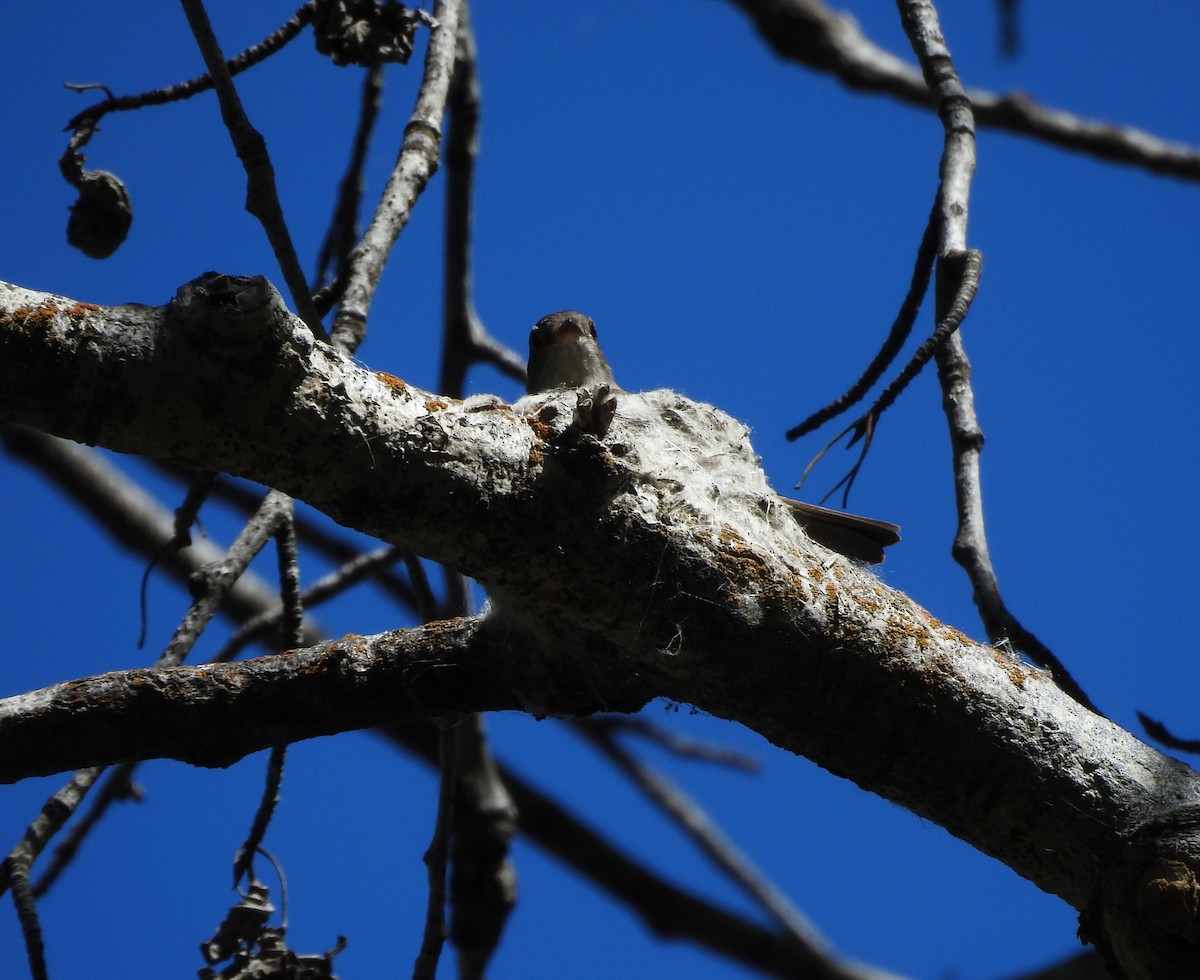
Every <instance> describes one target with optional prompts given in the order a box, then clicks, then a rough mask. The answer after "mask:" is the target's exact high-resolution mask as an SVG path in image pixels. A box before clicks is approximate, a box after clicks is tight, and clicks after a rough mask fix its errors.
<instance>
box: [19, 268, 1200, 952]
mask: <svg viewBox="0 0 1200 980" xmlns="http://www.w3.org/2000/svg"><path fill="white" fill-rule="evenodd" d="M576 401H577V393H575V392H572V391H566V390H563V391H558V392H555V393H551V394H549V395H542V396H530V397H527V398H525V399H522V400H521V401H520V402H518V403H517V404H516V405H514V406H505V405H502V404H500V403H498V402H497V401H495V400H494V399H493V400H486V399H477V400H475V401H474V402H470V401H469V402H465V403H464V402H455V401H451V400H447V399H443V398H439V397H438V396H435V395H431V394H428V393H426V392H421V391H419V390H417V389H415V388H411V387H409V386H407V385H405V384H403V382H400V381H399V380H398V379H395V378H391V377H390V376H387V375H375V374H372V373H371V372H368V371H366V370H364V369H362V368H360V367H358V366H357V365H356V364H355V363H354V362H353V361H352V360H351V359H349V358H348V357H347V356H345V355H343V354H341V353H339V352H337V351H335V350H334V349H332V348H330V347H328V346H326V345H324V344H321V343H319V342H317V341H316V340H314V338H313V337H312V335H311V333H309V331H308V330H307V329H306V328H305V327H304V326H303V324H302V323H301V322H300V321H299V320H297V319H296V318H295V317H293V316H291V315H290V314H289V313H288V312H287V311H286V309H284V308H283V306H282V303H281V301H280V300H279V297H278V294H277V293H275V292H274V290H272V289H270V288H269V286H267V285H266V284H265V283H264V282H262V281H261V280H231V279H227V278H224V277H220V276H212V277H207V278H205V279H204V280H201V281H199V282H198V283H193V284H190V285H189V286H187V287H184V288H183V289H182V290H180V294H179V297H178V298H177V300H176V302H175V303H174V304H172V305H171V306H170V307H168V308H162V309H152V308H146V307H115V308H102V307H92V306H88V305H86V304H81V303H78V302H75V301H73V300H68V299H63V298H61V297H53V296H48V295H46V294H37V293H33V292H30V291H28V290H23V289H20V288H17V287H12V286H3V287H0V417H2V418H5V419H8V420H11V421H16V422H20V423H22V424H27V425H32V426H35V427H38V428H41V429H43V430H47V431H52V432H55V433H56V434H60V435H64V436H67V437H70V438H75V439H82V440H85V441H92V442H100V443H103V444H105V445H108V446H109V447H111V448H114V449H118V450H121V451H125V452H140V453H148V454H154V455H158V456H162V457H167V458H171V459H176V460H180V461H183V462H187V463H191V464H193V465H201V466H205V467H208V468H218V469H224V470H228V471H232V472H235V473H239V474H243V475H246V476H248V477H251V478H253V479H256V480H258V481H260V482H263V483H266V484H268V485H270V486H273V487H276V488H278V489H281V490H283V491H285V492H287V493H289V494H291V495H292V496H295V497H297V498H299V499H302V500H306V501H307V502H309V503H311V504H312V505H314V506H316V507H318V508H320V509H322V510H324V511H325V512H327V513H329V514H330V515H331V516H334V517H335V518H336V519H337V520H339V521H341V522H343V523H345V524H347V525H350V526H353V527H357V528H358V529H360V530H363V531H366V532H367V533H370V534H374V535H376V536H378V537H381V538H383V539H384V540H387V541H391V542H393V543H397V544H403V545H406V546H408V547H411V548H413V549H414V550H416V551H418V552H419V553H421V554H424V555H426V556H428V557H431V558H433V559H436V560H439V561H444V562H447V563H449V564H452V565H454V566H455V567H458V568H460V569H461V570H463V571H465V572H468V573H470V574H473V575H475V576H476V577H477V578H479V579H480V580H481V581H483V582H484V583H485V584H486V585H487V586H488V587H489V590H490V591H491V592H492V595H493V596H494V597H498V603H497V605H498V609H499V611H498V612H497V613H496V614H495V615H496V619H497V626H499V625H502V624H507V628H508V630H510V631H511V630H513V629H517V630H523V631H524V634H523V635H524V639H522V640H521V641H511V642H509V641H506V642H505V643H503V644H501V645H498V641H497V639H496V638H497V637H498V636H502V635H504V636H507V635H510V634H509V633H506V632H502V631H500V630H499V629H497V630H495V631H493V629H492V628H491V625H490V620H488V621H485V622H484V623H479V622H477V621H461V622H458V623H450V624H443V625H440V626H432V627H425V628H423V629H422V630H416V631H411V632H408V633H402V634H388V635H386V636H384V637H379V638H375V639H371V640H367V639H363V638H352V639H347V640H344V641H341V642H340V643H338V644H335V645H330V646H326V647H321V648H315V649H314V650H310V651H305V652H297V653H291V654H288V655H283V656H280V657H276V658H270V659H268V660H263V661H256V662H254V663H253V664H239V665H232V666H222V667H220V668H214V667H206V668H187V669H181V670H177V671H168V672H153V671H141V672H128V673H125V674H116V675H108V676H107V678H100V679H92V680H88V681H85V682H78V683H76V684H74V685H60V686H57V687H55V688H52V689H49V690H48V691H46V692H43V693H42V694H40V695H36V696H29V700H28V702H27V703H13V704H9V705H8V706H7V707H8V712H7V713H6V714H5V715H4V716H3V720H0V739H3V740H5V742H6V744H5V745H4V748H3V751H0V758H3V759H6V760H13V761H10V762H8V763H7V765H8V767H9V769H8V776H9V778H14V777H16V776H18V775H20V774H21V773H22V772H24V771H32V770H31V769H23V768H22V763H21V760H22V758H26V759H27V758H29V757H30V754H31V753H34V752H35V751H38V750H39V742H40V741H44V738H41V736H42V735H45V733H46V732H47V731H49V728H47V726H51V727H53V726H56V725H62V726H65V727H66V728H67V729H68V730H70V731H71V732H72V735H71V738H70V744H71V751H70V752H67V751H65V750H64V752H63V754H62V755H61V756H60V757H59V758H58V759H57V760H55V761H50V760H48V759H46V758H43V760H42V762H41V763H40V764H39V766H38V767H37V768H38V770H39V771H44V769H45V768H46V767H47V766H49V767H51V768H53V767H57V766H64V767H66V766H78V765H81V764H84V763H85V762H86V761H88V760H95V759H98V757H99V756H101V755H103V757H104V761H117V760H118V759H122V758H131V757H144V756H147V755H150V754H163V755H168V756H174V757H184V758H188V759H192V760H195V761H205V762H206V763H208V764H222V763H226V762H229V761H231V760H232V759H233V758H236V757H237V756H238V755H240V754H242V753H244V752H246V751H250V750H251V749H252V748H253V747H256V746H257V745H273V744H277V743H280V742H284V741H290V740H292V739H294V738H298V737H306V736H310V735H316V734H321V733H323V732H331V731H337V730H340V729H341V728H342V727H346V726H351V727H361V726H366V725H373V724H378V723H380V722H383V721H388V720H397V719H400V718H405V717H414V716H417V715H421V716H424V715H430V714H445V713H448V712H452V711H461V710H493V709H503V708H515V709H519V710H524V711H528V712H531V713H534V714H541V713H550V712H554V713H577V712H587V711H593V710H596V709H598V708H601V707H608V708H614V709H618V710H621V709H631V708H633V707H636V706H637V705H639V704H641V703H643V702H644V701H645V700H646V699H648V698H650V697H655V696H663V697H668V698H671V699H673V700H676V701H681V702H687V703H692V704H695V705H697V706H699V707H701V708H702V709H703V710H706V711H708V712H710V713H712V714H714V715H717V716H720V717H724V718H729V719H732V720H736V721H739V722H741V723H743V724H745V725H747V726H749V727H751V728H753V729H754V730H756V731H758V732H760V733H762V734H763V735H764V736H766V737H767V738H769V739H770V740H771V741H773V742H775V743H776V744H777V745H780V746H782V747H784V748H787V749H789V750H791V751H793V752H797V753H800V754H803V755H805V756H807V757H809V758H811V759H813V760H814V761H816V762H818V763H819V764H821V765H822V766H824V767H825V768H827V769H829V770H831V771H833V772H835V773H838V774H840V775H843V776H846V777H847V778H850V779H852V780H854V781H855V782H856V783H857V784H859V785H860V786H862V787H864V788H867V789H871V790H873V791H874V792H877V793H879V794H881V795H883V796H885V797H887V798H889V799H891V800H894V801H896V802H897V803H900V804H901V805H903V806H905V807H907V808H909V809H910V810H912V811H913V812H915V813H917V814H920V815H921V816H923V817H926V818H928V819H931V820H933V821H935V822H937V823H939V824H940V825H942V826H943V827H945V828H947V829H948V830H950V831H951V832H952V833H954V834H956V835H958V836H960V837H962V838H963V839H964V840H967V841H968V842H970V843H971V844H972V845H973V846H975V847H976V848H978V849H980V850H982V851H984V852H985V853H988V854H991V855H994V856H996V857H998V858H1000V859H1001V860H1003V861H1004V862H1005V863H1007V864H1008V865H1009V866H1010V867H1012V868H1014V869H1015V870H1016V871H1018V873H1020V874H1022V875H1024V876H1025V877H1028V878H1030V879H1031V880H1033V881H1035V882H1036V883H1037V884H1038V885H1039V886H1041V887H1042V888H1044V889H1046V890H1048V891H1051V892H1053V893H1055V894H1058V895H1060V896H1062V897H1063V898H1064V899H1066V900H1067V901H1068V902H1070V903H1071V904H1072V905H1074V906H1075V907H1077V908H1087V907H1089V906H1092V903H1094V902H1097V900H1098V897H1099V899H1100V901H1099V904H1098V905H1097V906H1094V907H1093V917H1092V918H1090V919H1089V927H1090V928H1091V929H1092V930H1093V933H1094V934H1095V933H1099V934H1101V935H1104V934H1108V935H1111V934H1112V933H1113V932H1114V931H1115V927H1114V925H1113V923H1114V922H1118V923H1119V922H1122V921H1124V922H1129V921H1134V919H1133V918H1132V917H1135V912H1134V911H1133V910H1134V909H1135V908H1136V905H1137V901H1139V899H1138V897H1137V896H1138V895H1139V894H1140V891H1141V890H1144V889H1154V888H1156V887H1157V885H1155V883H1156V882H1162V881H1167V880H1168V879H1167V878H1165V877H1164V876H1165V875H1167V874H1169V873H1170V868H1173V867H1175V865H1171V864H1168V865H1165V866H1164V868H1165V869H1166V870H1162V871H1161V873H1160V872H1155V877H1153V878H1150V879H1145V878H1144V875H1143V872H1144V871H1146V872H1148V871H1150V870H1153V869H1154V868H1157V867H1158V866H1157V865H1156V864H1154V863H1153V861H1151V860H1149V859H1147V860H1146V861H1145V863H1144V864H1142V865H1141V866H1140V867H1139V866H1138V864H1137V862H1136V860H1135V856H1137V855H1142V856H1145V855H1146V854H1147V853H1148V851H1147V848H1148V847H1159V850H1158V851H1154V852H1153V856H1154V860H1158V858H1160V857H1162V856H1164V855H1168V856H1171V857H1172V860H1174V859H1175V858H1176V857H1178V858H1180V859H1181V861H1182V862H1187V861H1192V860H1193V859H1196V860H1197V866H1200V843H1198V841H1197V837H1198V836H1200V834H1197V833H1196V832H1195V831H1194V827H1193V823H1194V821H1193V819H1192V816H1191V814H1192V812H1193V809H1192V808H1194V807H1200V783H1198V781H1197V779H1196V775H1195V774H1194V773H1193V772H1192V771H1191V770H1190V769H1188V768H1187V767H1186V766H1183V765H1182V764H1180V763H1178V762H1175V761H1173V760H1171V759H1168V758H1166V757H1165V756H1163V755H1161V754H1160V753H1158V752H1156V751H1154V750H1153V749H1151V748H1149V747H1148V746H1146V745H1144V744H1143V743H1141V742H1139V741H1137V740H1136V739H1135V738H1133V737H1132V736H1131V735H1129V734H1128V733H1126V732H1124V731H1122V730H1121V729H1119V728H1117V727H1116V726H1115V725H1112V724H1111V723H1109V722H1107V721H1106V720H1104V719H1102V718H1099V717H1097V716H1096V715H1094V714H1093V713H1091V712H1089V711H1087V710H1086V709H1084V708H1083V707H1081V706H1080V705H1078V704H1076V703H1075V702H1073V701H1072V700H1071V699H1070V698H1068V697H1067V696H1066V695H1064V694H1063V692H1062V691H1060V690H1059V689H1058V688H1057V687H1055V686H1054V685H1053V683H1051V682H1050V681H1049V679H1048V678H1046V676H1045V675H1043V674H1041V673H1039V672H1037V671H1034V670H1031V669H1029V668H1027V667H1025V666H1023V665H1021V664H1020V663H1017V662H1015V661H1013V660H1011V659H1009V658H1008V657H1007V656H1006V655H1005V654H1004V653H1002V652H1000V651H997V650H995V649H992V648H989V647H983V646H979V645H978V644H975V643H973V642H971V641H970V640H968V639H967V638H966V637H964V636H962V635H961V634H960V633H958V632H957V631H955V630H953V629H951V628H950V627H948V626H945V625H944V624H942V623H939V622H938V621H937V620H936V619H934V618H933V617H932V616H930V615H929V614H928V613H927V612H925V611H924V610H922V609H921V608H920V607H918V606H917V605H916V604H915V603H913V602H911V600H909V599H908V598H907V597H905V596H904V595H902V594H900V593H898V592H896V591H894V590H891V589H888V588H887V587H885V586H884V585H883V584H882V583H880V582H879V581H878V580H877V579H875V578H874V577H873V576H871V575H870V574H869V573H867V572H866V571H865V570H863V569H861V568H859V567H856V566H854V565H853V564H851V563H850V562H848V561H846V560H844V559H841V558H839V557H838V556H836V555H833V554H832V553H830V552H827V551H825V550H823V549H821V548H820V547H819V546H816V545H814V544H812V543H811V542H810V541H809V540H808V539H807V538H806V537H805V536H804V534H803V531H802V530H801V529H800V528H799V526H798V525H796V524H795V523H794V522H793V521H792V519H791V518H790V517H789V516H788V514H787V512H786V509H785V508H784V507H782V506H780V505H779V504H778V498H776V497H775V495H774V493H773V492H772V491H771V489H770V488H769V486H768V485H767V484H766V481H765V478H764V477H763V475H762V472H761V470H759V469H758V467H757V459H756V457H755V456H754V454H753V451H752V449H751V447H750V446H749V443H748V441H747V438H746V431H745V429H744V428H743V427H742V426H740V425H739V424H737V423H736V422H734V421H733V420H732V419H729V418H728V417H727V416H725V415H723V414H721V413H720V412H718V411H717V410H715V409H713V408H711V407H709V406H704V405H699V404H696V403H694V402H690V401H688V400H687V399H684V398H682V397H680V396H678V395H676V394H674V393H672V392H649V393H645V394H640V395H638V394H628V393H622V394H621V395H619V396H618V401H617V412H616V417H615V419H614V420H613V422H612V425H611V428H610V430H609V431H608V433H607V434H606V435H605V437H604V439H603V441H601V440H598V439H597V438H595V436H593V435H591V434H589V432H588V428H587V425H586V423H587V419H586V417H585V416H584V415H583V414H582V413H581V409H580V407H579V406H578V405H577V404H576ZM101 693H103V694H104V697H100V696H99V695H100V694H101ZM92 695H95V696H92ZM106 706H107V707H106ZM97 711H98V712H100V713H101V715H103V716H104V718H105V724H104V726H103V727H104V728H105V729H106V730H107V733H108V734H107V735H98V739H100V741H97V740H94V739H92V738H91V737H89V736H88V735H85V734H84V731H85V729H84V728H83V727H79V726H86V725H90V724H94V722H93V721H92V720H91V719H92V718H96V717H97V715H95V712H97ZM48 719H53V720H48ZM27 726H32V727H27ZM39 726H40V733H39V734H35V732H39ZM230 732H232V733H233V734H229V733H230ZM17 739H19V740H20V745H19V747H17V742H16V740H17ZM101 746H103V748H102V747H101ZM85 757H86V758H85ZM1168 826H1169V827H1170V833H1167V832H1166V831H1164V830H1163V828H1164V827H1168ZM1142 838H1145V840H1144V841H1143V840H1142ZM1131 840H1135V841H1139V843H1144V844H1145V846H1144V847H1143V848H1141V849H1132V850H1131V848H1130V843H1129V842H1130V841H1131ZM1160 841H1165V843H1161V844H1160V843H1159V842H1160ZM1116 857H1119V858H1120V859H1121V860H1120V861H1119V862H1115V863H1114V858H1116ZM1180 866H1182V867H1186V866H1187V865H1186V863H1182V864H1181V865H1180ZM1113 873H1115V874H1116V877H1106V875H1109V874H1113ZM1158 891H1159V892H1161V891H1162V889H1161V888H1159V889H1158ZM1110 915H1111V916H1114V917H1115V918H1111V919H1110V918H1106V916H1110ZM1098 922H1099V923H1100V924H1099V925H1097V923H1098ZM1139 928H1141V929H1142V930H1143V933H1144V931H1145V928H1146V927H1145V926H1144V925H1142V926H1139ZM1172 928H1175V929H1178V928H1180V927H1179V926H1178V924H1174V925H1172ZM1188 928H1192V929H1195V930H1196V933H1197V935H1196V938H1198V939H1200V927H1198V926H1196V925H1194V924H1193V925H1192V926H1190V927H1188ZM1191 948H1195V947H1194V946H1193V947H1191ZM1137 955H1139V956H1142V955H1143V953H1142V952H1138V954H1137ZM1158 975H1167V974H1164V973H1162V972H1160V973H1159V974H1158ZM1173 975H1180V974H1178V973H1175V974H1173Z"/></svg>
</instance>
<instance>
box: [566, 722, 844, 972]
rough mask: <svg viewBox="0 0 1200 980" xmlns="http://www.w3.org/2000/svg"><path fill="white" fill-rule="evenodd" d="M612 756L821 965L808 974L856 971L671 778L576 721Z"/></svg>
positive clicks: (593, 742)
mask: <svg viewBox="0 0 1200 980" xmlns="http://www.w3.org/2000/svg"><path fill="white" fill-rule="evenodd" d="M573 727H574V728H575V730H576V731H579V732H580V733H581V734H583V735H584V737H585V738H586V739H587V740H588V741H589V742H590V743H591V744H592V745H593V746H595V747H596V748H597V749H598V750H599V751H600V752H601V753H602V754H603V755H604V756H605V757H606V758H607V759H608V760H609V761H611V762H612V763H613V764H614V765H616V766H617V768H618V769H620V770H621V771H622V772H623V773H625V775H627V776H628V777H629V778H630V779H631V780H632V782H633V784H634V785H635V786H637V787H638V789H640V790H641V791H642V792H643V793H644V794H645V795H646V796H647V797H649V798H650V799H651V800H652V801H653V802H654V804H655V805H656V806H658V807H659V808H660V809H661V810H663V812H665V813H666V814H667V816H669V817H670V818H671V819H672V820H674V821H675V823H677V824H678V825H679V826H680V828H681V829H682V830H683V832H684V833H685V834H687V836H688V837H690V838H691V839H692V840H693V841H694V842H695V843H696V845H697V846H698V847H699V848H700V849H701V850H702V851H703V852H704V853H705V854H706V855H708V857H709V859H710V860H711V861H712V862H713V864H715V865H716V866H717V867H718V868H719V869H720V870H721V871H722V872H723V873H724V874H725V875H726V876H727V877H728V878H729V879H730V880H732V881H733V882H735V883H736V884H737V885H738V887H739V888H741V889H742V890H743V891H744V892H745V893H746V894H747V895H749V896H750V897H751V898H752V899H753V900H754V901H755V902H756V903H757V904H758V905H759V906H760V907H761V908H762V909H763V910H764V911H766V912H767V914H769V915H770V916H771V918H772V919H774V920H775V922H776V923H777V924H778V925H779V927H780V928H781V929H782V930H783V931H784V932H785V933H786V934H787V935H788V937H789V938H790V939H791V940H792V941H793V942H794V943H796V944H797V945H800V946H802V947H803V948H804V949H805V950H806V952H807V955H808V957H809V959H810V961H811V962H812V963H815V964H821V966H820V967H817V968H816V969H815V970H814V972H811V973H809V974H806V975H808V976H829V977H839V976H856V975H859V974H857V973H855V972H852V971H853V969H855V968H852V967H849V966H848V965H844V964H842V963H840V962H839V960H838V958H837V957H836V956H834V955H833V953H832V952H831V951H830V949H829V946H828V944H827V943H826V942H825V940H824V938H823V937H822V936H821V935H820V934H819V933H818V932H817V930H816V929H815V928H814V927H813V925H812V924H811V923H810V922H809V921H808V920H807V919H806V918H805V917H804V915H802V914H801V913H800V911H799V910H798V909H797V908H796V907H795V906H793V905H792V903H791V901H789V899H788V898H787V896H786V895H784V894H783V893H782V892H781V891H779V889H777V888H776V887H775V886H774V884H772V883H771V881H770V880H769V879H768V878H767V877H766V876H765V875H764V874H762V872H760V871H759V870H758V869H757V868H755V867H754V865H753V863H752V862H751V860H750V859H749V857H747V856H746V855H745V854H743V853H742V852H741V851H740V849H739V848H738V847H737V846H736V845H735V844H734V843H733V842H732V841H731V840H729V839H728V838H727V837H726V836H725V835H724V834H723V833H722V832H721V830H720V828H718V827H717V826H716V824H714V823H713V821H712V820H711V819H709V817H708V815H707V814H706V813H705V812H704V811H703V809H701V807H700V806H699V805H698V804H696V802H695V801H694V800H691V799H689V798H688V797H687V796H686V795H685V794H684V793H683V792H682V791H680V790H679V788H678V787H676V786H674V785H673V784H672V783H671V782H670V781H669V780H668V779H666V778H665V777H664V776H662V775H661V774H659V773H656V772H654V771H653V770H652V769H650V768H649V767H648V766H646V765H644V764H642V763H641V762H638V761H637V760H636V759H634V758H633V757H632V756H631V755H630V754H629V753H627V752H626V751H625V750H624V749H623V748H621V746H620V745H618V744H617V742H616V740H615V739H613V738H612V737H611V734H610V733H608V732H604V731H603V730H601V729H599V728H596V727H588V726H582V725H575V726H573Z"/></svg>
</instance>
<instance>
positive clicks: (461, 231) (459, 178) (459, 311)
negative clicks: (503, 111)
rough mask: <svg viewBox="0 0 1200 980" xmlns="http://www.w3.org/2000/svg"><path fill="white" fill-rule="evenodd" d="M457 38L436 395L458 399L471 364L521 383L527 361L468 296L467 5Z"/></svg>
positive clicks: (470, 120)
mask: <svg viewBox="0 0 1200 980" xmlns="http://www.w3.org/2000/svg"><path fill="white" fill-rule="evenodd" d="M458 35H459V42H458V56H457V60H456V62H455V66H454V81H453V83H452V84H451V86H450V94H449V103H448V106H447V123H446V153H445V156H446V219H445V220H446V245H445V250H444V251H445V272H444V274H443V280H442V281H443V287H442V288H443V305H442V367H441V372H440V374H439V378H440V380H439V382H438V391H441V392H444V393H445V394H448V395H454V396H455V397H456V398H461V397H462V394H463V390H464V387H465V383H466V376H467V371H468V369H469V368H470V367H471V365H472V364H475V363H477V362H483V363H487V364H491V365H492V366H493V367H495V368H497V369H498V370H499V371H501V372H502V373H503V374H507V375H508V376H509V377H510V378H513V379H514V380H516V381H520V382H521V383H522V384H523V383H524V382H525V359H524V358H523V357H521V356H520V355H519V354H517V353H516V352H515V351H513V350H511V349H510V348H508V347H506V346H505V345H503V344H501V343H500V342H499V341H498V340H496V339H495V338H494V337H492V336H491V335H490V334H489V333H488V332H487V330H486V329H484V326H483V324H482V322H480V319H479V316H478V314H477V312H476V310H475V303H474V299H473V297H472V291H471V196H472V192H473V188H474V180H475V158H476V156H477V155H478V152H479V75H478V73H477V71H476V69H475V35H474V33H473V32H472V30H471V21H470V16H469V14H468V8H467V5H466V4H465V3H464V4H463V12H462V16H461V17H460V20H459V30H458Z"/></svg>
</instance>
